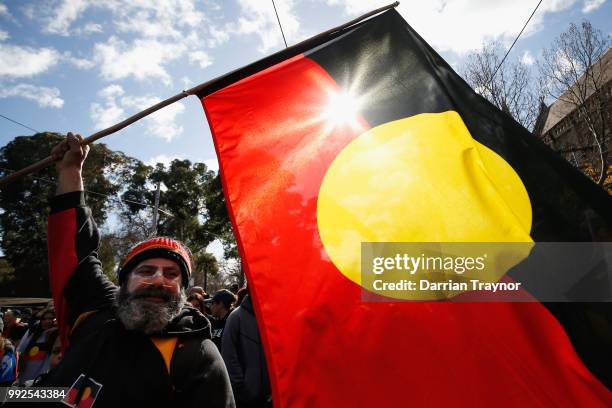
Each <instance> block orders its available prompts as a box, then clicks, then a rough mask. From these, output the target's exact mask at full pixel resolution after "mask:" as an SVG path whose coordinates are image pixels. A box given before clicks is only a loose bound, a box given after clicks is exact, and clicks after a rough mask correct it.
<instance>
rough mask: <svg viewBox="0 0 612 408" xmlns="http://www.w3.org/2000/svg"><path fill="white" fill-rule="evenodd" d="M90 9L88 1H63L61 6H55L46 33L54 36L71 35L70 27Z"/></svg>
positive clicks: (48, 19) (48, 20)
mask: <svg viewBox="0 0 612 408" xmlns="http://www.w3.org/2000/svg"><path fill="white" fill-rule="evenodd" d="M87 7H89V4H88V2H87V1H86V0H63V1H62V2H61V4H59V6H53V5H52V9H53V12H52V14H51V15H50V16H49V17H48V18H47V25H46V27H45V31H47V32H49V33H52V34H59V35H64V36H67V35H69V29H70V25H71V24H72V23H73V22H74V21H75V20H76V19H77V18H79V16H80V15H81V14H82V13H83V12H84V11H85V10H86V9H87Z"/></svg>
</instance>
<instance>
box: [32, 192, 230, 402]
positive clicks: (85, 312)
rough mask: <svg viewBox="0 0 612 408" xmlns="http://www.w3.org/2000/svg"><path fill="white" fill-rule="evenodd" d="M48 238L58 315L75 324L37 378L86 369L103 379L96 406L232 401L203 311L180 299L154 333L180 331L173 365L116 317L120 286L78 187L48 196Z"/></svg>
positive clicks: (70, 377) (62, 379)
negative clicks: (107, 271)
mask: <svg viewBox="0 0 612 408" xmlns="http://www.w3.org/2000/svg"><path fill="white" fill-rule="evenodd" d="M54 217H55V218H54ZM48 239H49V265H50V275H51V276H50V280H51V286H52V289H53V292H54V293H53V295H54V299H56V300H57V299H58V293H56V292H58V291H60V292H61V293H59V295H60V296H62V295H63V299H65V303H66V304H65V305H63V306H62V307H61V309H62V312H63V314H64V316H63V317H62V318H61V321H60V323H61V324H64V325H67V326H68V328H71V329H72V332H71V333H70V336H69V340H70V344H69V347H68V349H67V351H66V353H65V356H64V358H63V360H62V362H61V363H60V365H59V366H58V367H57V368H56V369H55V370H53V371H52V372H50V373H49V375H48V376H47V377H46V378H45V380H44V382H43V383H42V384H37V385H39V386H42V385H44V386H61V387H70V386H71V385H72V384H73V383H74V382H75V381H76V380H77V378H78V377H79V376H80V375H81V374H83V375H84V376H85V377H86V378H87V377H89V378H91V379H92V380H93V381H95V382H96V383H99V384H101V385H102V387H101V389H100V391H99V394H98V396H97V400H96V402H95V404H94V407H95V408H99V407H140V406H146V407H196V406H206V407H233V406H234V399H233V395H232V391H231V386H230V383H229V378H228V375H227V371H226V369H225V366H224V364H223V360H222V359H221V356H220V354H219V352H218V351H217V348H216V347H215V345H214V344H213V342H212V341H211V340H210V338H211V331H210V323H209V322H208V320H207V319H206V318H205V317H204V316H203V315H202V314H201V313H200V312H198V311H197V310H195V309H193V308H192V307H189V306H184V307H183V309H182V311H181V313H180V315H179V316H177V317H176V318H175V319H174V320H173V321H172V322H171V323H170V324H169V325H168V327H167V328H166V329H165V330H164V332H163V333H161V334H160V335H157V336H156V337H176V338H177V342H176V346H175V348H174V352H173V354H172V359H171V364H170V373H168V369H167V367H166V364H165V362H164V359H163V357H162V355H161V353H160V351H159V350H158V349H157V348H156V346H155V345H154V344H153V342H152V340H151V338H150V337H149V336H147V335H145V334H144V333H141V332H135V331H129V330H127V329H126V328H125V327H124V326H123V324H121V322H120V321H119V320H118V319H117V318H116V316H115V309H114V306H113V299H114V296H115V292H116V290H117V288H116V286H114V285H113V284H112V283H111V282H110V281H109V280H108V278H107V277H106V275H104V273H103V271H102V268H101V265H100V261H99V260H98V258H97V252H96V251H97V247H98V243H99V237H98V231H97V228H96V225H95V223H94V221H93V219H92V218H91V211H90V210H89V208H87V207H85V206H84V201H83V197H82V194H81V193H68V194H64V195H62V196H58V197H55V199H54V200H53V201H52V208H51V215H50V219H49V234H48ZM60 250H61V251H60ZM72 250H73V251H74V252H75V253H70V252H72ZM56 251H59V252H62V253H56ZM54 257H57V258H54ZM71 260H72V262H76V264H75V265H71V264H70V262H71ZM67 275H68V276H67ZM58 282H59V283H58ZM61 282H66V283H65V285H63V287H62V285H61ZM56 303H57V302H56ZM64 306H66V307H64ZM77 319H78V322H77ZM60 329H61V328H60Z"/></svg>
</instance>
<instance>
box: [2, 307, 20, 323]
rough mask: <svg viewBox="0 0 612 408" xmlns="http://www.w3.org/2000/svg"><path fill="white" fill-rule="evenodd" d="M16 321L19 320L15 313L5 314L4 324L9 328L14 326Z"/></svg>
mask: <svg viewBox="0 0 612 408" xmlns="http://www.w3.org/2000/svg"><path fill="white" fill-rule="evenodd" d="M16 320H17V319H16V318H15V313H13V312H12V311H10V310H9V311H8V312H6V313H5V314H4V324H6V325H7V326H10V325H12V324H14V323H15V321H16Z"/></svg>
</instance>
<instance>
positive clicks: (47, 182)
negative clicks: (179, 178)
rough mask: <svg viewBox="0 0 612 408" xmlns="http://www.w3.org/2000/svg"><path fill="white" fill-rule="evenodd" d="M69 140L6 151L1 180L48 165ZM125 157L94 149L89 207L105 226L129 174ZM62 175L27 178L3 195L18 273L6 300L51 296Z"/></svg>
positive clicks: (30, 141)
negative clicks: (51, 237)
mask: <svg viewBox="0 0 612 408" xmlns="http://www.w3.org/2000/svg"><path fill="white" fill-rule="evenodd" d="M62 140H63V137H62V136H60V135H58V134H56V133H50V132H45V133H38V134H35V135H33V136H20V137H17V138H15V139H14V140H13V141H11V142H10V143H9V144H7V145H6V146H4V147H3V148H2V149H0V175H2V176H5V175H8V174H10V173H11V172H12V170H14V169H20V168H23V167H26V166H28V165H30V164H32V163H33V162H36V161H38V160H41V159H44V158H45V157H47V156H48V155H49V153H50V152H51V149H52V148H53V147H54V146H55V145H56V144H58V143H59V142H61V141H62ZM124 165H125V156H124V155H123V154H120V153H115V152H112V151H111V150H109V149H108V148H107V147H106V145H104V144H96V145H93V146H92V148H91V150H90V153H89V157H88V159H87V161H86V163H85V166H84V168H83V179H84V182H85V185H86V186H87V189H88V190H90V191H92V192H96V193H98V194H89V195H88V202H89V205H90V207H91V209H92V212H93V215H94V217H95V219H96V220H97V221H98V222H99V223H100V224H102V223H103V222H104V221H105V219H106V216H107V212H108V208H109V206H110V205H111V204H112V203H111V202H110V200H109V198H108V196H109V195H114V194H116V193H117V192H118V191H119V188H120V185H121V183H122V182H123V179H124V177H125V176H126V174H127V172H125V171H118V169H120V168H121V169H123V167H124ZM55 185H56V171H55V168H54V167H53V166H51V167H48V168H46V169H43V170H41V171H40V172H38V173H36V174H35V175H34V176H28V177H24V178H22V179H20V180H17V181H15V182H13V183H10V184H8V185H5V186H3V187H2V188H1V189H0V208H1V209H2V214H0V233H1V234H2V242H1V246H2V250H3V251H4V254H5V256H6V260H7V261H8V262H9V263H10V265H11V266H12V267H13V268H14V272H13V279H12V280H11V281H10V282H9V284H7V285H3V286H2V288H1V289H0V290H2V292H4V294H5V295H15V294H27V295H30V296H46V295H48V294H49V281H48V272H47V233H46V229H47V216H48V214H49V199H50V198H51V197H52V196H54V195H55Z"/></svg>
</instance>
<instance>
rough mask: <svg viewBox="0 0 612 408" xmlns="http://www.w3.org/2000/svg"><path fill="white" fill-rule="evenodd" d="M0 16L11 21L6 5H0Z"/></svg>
mask: <svg viewBox="0 0 612 408" xmlns="http://www.w3.org/2000/svg"><path fill="white" fill-rule="evenodd" d="M0 16H1V17H6V18H8V19H11V20H12V19H13V16H12V15H11V13H10V12H9V11H8V7H6V4H2V3H0Z"/></svg>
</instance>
